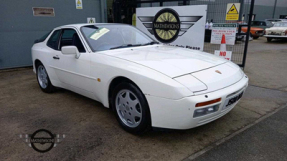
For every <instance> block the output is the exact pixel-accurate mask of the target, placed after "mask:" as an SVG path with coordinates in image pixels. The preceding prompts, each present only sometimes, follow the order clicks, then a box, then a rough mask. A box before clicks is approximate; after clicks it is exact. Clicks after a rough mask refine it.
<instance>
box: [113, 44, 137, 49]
mask: <svg viewBox="0 0 287 161" xmlns="http://www.w3.org/2000/svg"><path fill="white" fill-rule="evenodd" d="M134 46H141V44H124V45H120V46H116V47H112V48H110V50H113V49H119V48H128V47H134Z"/></svg>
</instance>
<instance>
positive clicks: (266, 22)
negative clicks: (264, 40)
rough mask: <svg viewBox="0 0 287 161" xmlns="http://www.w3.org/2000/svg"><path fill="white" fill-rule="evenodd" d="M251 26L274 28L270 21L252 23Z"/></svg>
mask: <svg viewBox="0 0 287 161" xmlns="http://www.w3.org/2000/svg"><path fill="white" fill-rule="evenodd" d="M251 26H252V27H257V28H262V29H266V28H269V27H272V26H273V23H272V22H270V21H252V22H251Z"/></svg>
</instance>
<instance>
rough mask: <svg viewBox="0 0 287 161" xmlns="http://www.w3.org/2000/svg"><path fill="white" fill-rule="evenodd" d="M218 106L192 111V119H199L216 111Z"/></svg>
mask: <svg viewBox="0 0 287 161" xmlns="http://www.w3.org/2000/svg"><path fill="white" fill-rule="evenodd" d="M218 108H219V105H214V106H209V107H205V108H201V109H197V110H195V111H194V114H193V117H200V116H204V115H207V114H210V113H214V112H216V111H218Z"/></svg>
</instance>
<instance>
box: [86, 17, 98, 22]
mask: <svg viewBox="0 0 287 161" xmlns="http://www.w3.org/2000/svg"><path fill="white" fill-rule="evenodd" d="M87 23H96V18H94V17H88V18H87Z"/></svg>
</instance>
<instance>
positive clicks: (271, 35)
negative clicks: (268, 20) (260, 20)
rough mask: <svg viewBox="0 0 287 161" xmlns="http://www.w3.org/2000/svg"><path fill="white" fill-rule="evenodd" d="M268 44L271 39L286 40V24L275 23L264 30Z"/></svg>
mask: <svg viewBox="0 0 287 161" xmlns="http://www.w3.org/2000/svg"><path fill="white" fill-rule="evenodd" d="M264 36H265V37H266V38H267V41H268V42H271V41H272V39H287V22H276V23H274V26H273V27H271V28H267V29H266V30H265V35H264Z"/></svg>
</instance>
